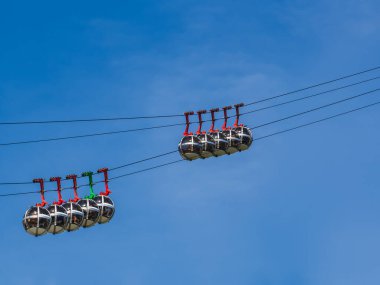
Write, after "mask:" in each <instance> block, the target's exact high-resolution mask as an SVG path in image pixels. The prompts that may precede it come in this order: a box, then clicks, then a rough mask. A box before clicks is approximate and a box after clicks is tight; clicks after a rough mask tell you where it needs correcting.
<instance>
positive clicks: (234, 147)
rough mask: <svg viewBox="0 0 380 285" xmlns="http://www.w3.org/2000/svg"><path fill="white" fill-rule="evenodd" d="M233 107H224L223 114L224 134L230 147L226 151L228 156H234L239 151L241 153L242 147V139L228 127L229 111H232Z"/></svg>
mask: <svg viewBox="0 0 380 285" xmlns="http://www.w3.org/2000/svg"><path fill="white" fill-rule="evenodd" d="M231 109H232V107H231V106H227V107H223V113H224V124H223V126H222V132H223V134H224V135H225V136H226V139H227V142H228V147H227V149H226V153H227V154H233V153H235V152H237V151H239V147H240V139H239V137H238V135H237V133H236V132H235V131H234V130H233V129H232V128H231V127H227V120H228V116H227V110H231Z"/></svg>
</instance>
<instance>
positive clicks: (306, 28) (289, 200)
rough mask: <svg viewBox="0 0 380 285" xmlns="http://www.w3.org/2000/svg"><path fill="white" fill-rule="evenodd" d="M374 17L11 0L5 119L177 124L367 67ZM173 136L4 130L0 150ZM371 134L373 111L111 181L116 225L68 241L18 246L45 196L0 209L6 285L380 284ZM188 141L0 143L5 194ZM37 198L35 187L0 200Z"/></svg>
mask: <svg viewBox="0 0 380 285" xmlns="http://www.w3.org/2000/svg"><path fill="white" fill-rule="evenodd" d="M379 9H380V3H379V1H375V0H372V1H371V0H363V1H351V0H348V1H331V0H323V1H245V0H242V1H224V0H218V1H209V0H203V1H148V0H141V1H63V2H62V1H61V2H57V1H37V2H36V1H17V0H16V1H6V2H4V3H2V4H1V8H0V35H1V37H0V44H1V45H0V121H17V120H41V119H42V120H49V119H71V118H88V117H115V116H134V115H155V114H162V113H163V114H172V113H181V112H183V111H187V110H198V109H203V108H206V109H209V108H211V107H216V106H219V107H220V106H223V105H226V104H233V103H238V102H242V101H243V102H250V101H255V100H259V99H261V98H265V97H268V96H273V95H277V94H279V93H282V92H286V91H291V90H294V89H298V88H301V87H304V86H307V85H310V84H313V83H317V82H320V81H324V80H328V79H332V78H335V77H339V76H341V75H344V74H348V73H353V72H355V71H359V70H363V69H366V68H371V67H374V66H377V65H379V63H380V54H379V50H380V37H379V33H380V18H379ZM376 75H377V76H378V75H380V72H374V73H372V74H367V75H362V76H359V77H358V78H356V79H352V80H347V81H345V82H341V83H337V84H333V85H330V86H325V87H323V88H319V89H317V90H313V91H310V92H304V93H302V94H297V95H292V96H293V97H292V98H297V96H304V95H306V94H312V93H313V92H316V91H322V90H327V89H329V88H333V87H335V86H340V85H343V84H346V83H348V82H354V81H357V80H361V79H365V78H369V77H371V76H376ZM378 87H379V82H376V81H375V82H372V83H369V84H366V85H363V86H358V87H355V88H352V89H349V90H345V91H340V92H336V93H332V94H327V95H325V96H321V97H320V98H317V99H313V100H308V101H303V102H299V103H297V104H292V105H287V106H284V107H279V108H276V109H271V110H268V111H263V112H260V113H255V114H252V115H249V116H246V117H245V122H246V123H247V124H249V125H250V126H252V127H253V126H255V125H258V124H262V123H265V122H268V121H271V120H275V119H278V118H280V117H282V116H286V115H290V114H293V113H296V112H300V111H303V110H306V109H309V108H312V107H315V106H318V105H321V104H326V103H328V102H331V101H335V100H339V99H340V98H344V97H345V96H351V95H356V94H358V93H360V92H364V91H368V90H371V89H374V88H378ZM379 96H380V95H379V93H374V94H372V95H369V96H366V97H364V98H360V99H357V100H353V101H350V102H346V103H344V104H340V105H337V106H334V107H331V108H328V109H324V110H321V111H319V112H314V113H311V114H309V115H307V116H303V117H298V118H294V119H291V120H287V121H284V122H282V123H278V124H273V125H271V126H268V127H263V128H260V129H257V130H256V131H255V132H254V135H255V136H256V137H259V136H263V135H266V134H269V133H272V132H275V131H279V130H282V129H284V128H288V127H292V126H295V125H297V124H301V123H306V122H308V121H312V120H315V119H319V118H322V117H324V116H328V115H331V114H335V113H338V112H341V111H345V110H348V109H351V108H355V107H357V106H361V105H365V104H369V103H371V102H374V101H378V99H379ZM276 102H281V100H279V101H276ZM272 103H273V102H272ZM267 105H269V104H267ZM262 106H265V104H262V105H260V107H262ZM253 107H254V106H252V108H253ZM178 122H182V120H181V119H178V118H177V119H162V120H159V121H139V122H136V121H135V122H133V121H119V122H112V123H111V122H108V123H104V122H103V123H95V124H90V123H82V124H75V125H71V124H61V125H43V126H0V132H1V136H0V143H5V142H10V141H17V140H27V139H38V138H48V137H55V136H65V135H78V134H83V133H91V132H101V131H112V130H120V129H129V128H134V127H142V126H152V125H155V124H166V123H178ZM379 122H380V109H379V107H374V108H372V109H367V110H365V111H361V112H357V113H354V114H352V115H350V116H347V117H341V118H338V119H335V120H331V121H328V122H325V123H322V124H319V125H314V126H311V127H308V128H303V129H300V130H297V131H295V132H292V133H287V134H283V135H280V136H276V137H272V138H270V139H267V140H262V141H258V142H257V143H255V144H254V146H253V147H252V149H251V150H249V151H248V152H245V153H241V154H237V155H234V156H230V157H223V158H218V159H210V160H205V161H196V162H193V163H187V162H186V163H180V164H177V165H175V166H169V167H166V168H162V169H158V170H154V171H151V172H147V173H144V174H139V175H135V176H131V177H128V178H125V179H120V180H116V181H115V182H114V183H111V185H110V186H111V189H112V190H113V194H112V198H113V199H114V201H115V203H116V206H117V209H116V210H117V213H116V216H115V218H114V219H113V220H112V222H111V223H110V224H107V225H101V226H100V225H99V226H96V227H93V228H90V229H82V230H80V231H78V232H73V233H70V234H68V233H64V234H62V235H57V236H51V235H47V236H43V237H41V238H34V237H32V236H30V235H27V234H26V233H24V231H23V228H22V226H21V219H22V216H23V214H24V212H25V210H26V209H27V208H28V207H30V206H31V205H33V204H35V203H36V202H38V200H39V196H38V195H28V196H17V197H11V198H1V200H0V201H1V202H2V209H1V213H2V214H1V216H0V228H1V231H0V242H1V243H0V248H1V255H0V256H1V259H0V260H1V261H0V283H1V284H8V285H12V284H28V285H34V284H47V285H49V284H51V285H53V284H57V285H60V284H79V283H80V284H87V283H86V282H88V284H94V285H98V284H136V285H139V284H144V285H145V284H175V285H178V284H183V285H185V284H189V285H194V284H218V285H221V284H226V285H232V284H239V285H244V284H263V285H272V284H273V285H274V284H276V285H277V284H291V285H298V284H308V285H309V284H310V285H330V284H331V285H340V284H342V285H351V284H352V285H354V284H355V285H356V284H366V285H371V284H379V283H380V272H379V268H380V257H379V256H380V247H379V240H380V207H379V204H380V182H379V166H380V148H379V145H380V134H379ZM206 127H208V126H206ZM182 132H183V129H182V127H175V128H168V129H162V130H155V131H147V132H140V133H130V134H120V135H113V136H106V137H96V138H90V139H80V140H67V141H60V142H53V143H40V144H30V145H20V146H8V147H0V158H1V159H0V181H20V180H21V181H29V180H32V179H33V178H36V177H45V178H49V177H50V176H65V175H66V174H70V173H81V172H82V171H86V170H96V169H98V168H100V167H106V166H108V167H113V166H117V165H120V164H124V163H128V162H131V161H135V160H138V159H141V158H144V157H148V156H151V155H155V154H159V153H163V152H167V151H170V150H172V149H175V148H176V146H177V143H178V141H179V140H180V138H181V134H182ZM177 158H178V155H177V154H174V155H172V156H170V157H164V158H162V159H158V160H156V161H151V162H147V163H145V164H140V165H136V166H134V167H131V168H128V169H122V170H119V171H118V172H117V173H116V172H115V173H114V174H112V175H117V174H123V173H126V172H129V171H134V170H139V169H142V168H145V167H151V166H154V165H157V164H160V163H165V162H168V161H172V160H175V159H177ZM51 187H52V186H51V185H49V188H51ZM33 190H37V186H36V185H26V186H9V187H1V189H0V191H2V192H4V193H5V192H7V193H8V192H16V191H33ZM101 190H103V189H102V188H101V185H100V186H99V187H96V191H97V192H99V191H101ZM68 194H69V193H67V192H65V193H64V196H65V198H68ZM81 194H82V195H84V194H86V191H83V190H81ZM47 198H48V200H49V201H53V200H54V199H56V197H55V196H54V194H52V193H50V194H49V195H47Z"/></svg>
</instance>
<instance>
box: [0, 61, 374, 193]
mask: <svg viewBox="0 0 380 285" xmlns="http://www.w3.org/2000/svg"><path fill="white" fill-rule="evenodd" d="M379 69H380V66H379V67H375V68H371V69H367V70H364V71H360V72H356V73H354V74H350V75H346V76H343V77H339V78H336V79H333V80H329V81H325V82H322V83H318V84H314V85H311V86H308V87H305V88H301V89H298V90H294V91H291V92H287V93H283V94H280V95H277V96H272V97H268V98H265V99H261V100H258V101H255V102H250V103H247V104H245V106H249V105H253V104H258V103H262V102H265V101H270V100H274V99H277V98H280V97H284V96H288V95H291V94H295V93H299V92H302V91H306V90H309V89H313V88H316V87H320V86H323V85H327V84H330V83H334V82H337V81H341V80H344V79H348V78H351V77H354V76H358V75H361V74H364V73H369V72H372V71H375V70H379ZM379 78H380V76H377V77H372V78H369V79H366V80H362V81H359V82H355V83H352V84H348V85H344V86H340V87H337V88H333V89H330V90H327V91H323V92H319V93H315V94H312V95H308V96H304V97H301V98H297V99H293V100H289V101H286V102H283V103H278V104H275V105H271V106H267V107H263V108H260V109H254V110H251V111H247V112H243V113H241V114H240V115H241V116H244V115H247V114H250V113H254V112H259V111H262V110H267V109H270V108H274V107H278V106H282V105H286V104H290V103H293V102H297V101H301V100H306V99H309V98H313V97H317V96H320V95H323V94H327V93H331V92H334V91H338V90H343V89H346V88H349V87H353V86H356V85H360V84H365V83H368V82H371V81H375V80H377V79H379ZM378 91H380V88H377V89H373V90H370V91H367V92H364V93H361V94H358V95H355V96H351V97H347V98H345V99H342V100H338V101H335V102H332V103H329V104H326V105H322V106H319V107H316V108H313V109H309V110H306V111H303V112H300V113H296V114H293V115H290V116H287V117H283V118H280V119H277V120H274V121H271V122H268V123H264V124H261V125H258V126H255V127H253V128H252V129H257V128H260V127H264V126H268V125H271V124H274V123H278V122H281V121H284V120H287V119H290V118H294V117H298V116H302V115H305V114H307V113H310V112H314V111H317V110H320V109H323V108H327V107H329V106H332V105H336V104H340V103H343V102H345V101H349V100H353V99H355V98H358V97H362V96H366V95H369V94H372V93H374V92H378ZM378 104H380V101H378V102H374V103H372V104H368V105H365V106H361V107H358V108H355V109H351V110H348V111H345V112H342V113H338V114H336V115H332V116H329V117H325V118H322V119H319V120H316V121H312V122H309V123H306V124H302V125H298V126H296V127H293V128H289V129H285V130H281V131H278V132H275V133H272V134H269V135H265V136H262V137H258V138H255V141H258V140H262V139H266V138H269V137H272V136H275V135H279V134H282V133H286V132H290V131H293V130H296V129H299V128H303V127H306V126H310V125H314V124H317V123H320V122H323V121H326V120H330V119H333V118H336V117H340V116H343V115H348V114H351V113H353V112H356V111H359V110H363V109H367V108H369V107H373V106H375V105H378ZM182 116H183V115H177V114H175V115H158V116H139V117H119V118H93V119H75V120H55V121H24V122H0V125H26V124H56V123H77V122H99V121H115V120H137V119H154V118H168V117H182ZM230 117H234V116H230ZM219 120H220V119H219ZM209 121H211V120H209ZM206 122H207V121H206ZM181 125H185V123H179V124H171V125H161V126H155V127H148V128H140V129H131V130H121V131H113V132H105V133H96V134H87V135H80V136H71V137H61V138H50V139H40V140H31V141H22V142H11V143H2V144H0V146H9V145H16V144H26V143H37V142H46V141H56V140H63V139H74V138H83V137H93V136H100V135H110V134H117V133H127V132H135V131H143V130H150V129H158V128H167V127H174V126H181ZM174 153H177V150H173V151H170V152H166V153H162V154H159V155H155V156H151V157H148V158H145V159H142V160H138V161H135V162H131V163H128V164H124V165H120V166H117V167H113V168H110V169H109V171H114V170H118V169H121V168H125V167H128V166H132V165H135V164H139V163H142V162H146V161H150V160H153V159H157V158H160V157H164V156H167V155H171V154H174ZM182 161H183V160H182V159H179V160H175V161H172V162H168V163H164V164H160V165H157V166H154V167H149V168H145V169H142V170H139V171H134V172H129V173H126V174H122V175H118V176H114V177H112V178H110V179H109V181H112V180H115V179H119V178H122V177H127V176H131V175H135V174H138V173H142V172H146V171H151V170H154V169H157V168H161V167H165V166H169V165H172V164H176V163H179V162H182ZM46 182H48V181H46ZM103 182H104V181H98V182H94V185H95V184H98V183H103ZM26 184H33V182H1V183H0V186H3V185H8V186H9V185H26ZM85 186H88V184H83V185H79V186H78V188H81V187H85ZM66 189H72V187H68V188H62V190H66ZM52 191H57V190H46V191H45V192H52ZM38 193H40V192H39V191H29V192H17V193H7V194H0V197H8V196H18V195H26V194H38Z"/></svg>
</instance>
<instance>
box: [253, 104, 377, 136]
mask: <svg viewBox="0 0 380 285" xmlns="http://www.w3.org/2000/svg"><path fill="white" fill-rule="evenodd" d="M378 104H380V101H378V102H375V103H372V104H369V105H365V106H362V107H359V108H355V109H351V110H349V111H346V112H342V113H339V114H336V115H332V116H329V117H326V118H323V119H320V120H316V121H313V122H310V123H306V124H302V125H298V126H296V127H293V128H289V129H286V130H282V131H278V132H275V133H272V134H269V135H265V136H262V137H258V138H256V139H255V140H256V141H257V140H262V139H266V138H269V137H273V136H276V135H279V134H283V133H287V132H291V131H294V130H297V129H300V128H304V127H307V126H311V125H314V124H317V123H321V122H324V121H327V120H331V119H334V118H337V117H340V116H344V115H347V114H350V113H353V112H356V111H360V110H363V109H366V108H369V107H373V106H375V105H378Z"/></svg>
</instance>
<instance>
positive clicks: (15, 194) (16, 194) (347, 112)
mask: <svg viewBox="0 0 380 285" xmlns="http://www.w3.org/2000/svg"><path fill="white" fill-rule="evenodd" d="M379 104H380V101H377V102H374V103H372V104H368V105H365V106H362V107H358V108H355V109H351V110H348V111H345V112H341V113H338V114H336V115H332V116H329V117H325V118H322V119H319V120H315V121H312V122H309V123H306V124H301V125H298V126H295V127H292V128H289V129H285V130H282V131H278V132H274V133H272V134H269V135H265V136H261V137H258V138H256V139H255V141H258V140H263V139H267V138H269V137H273V136H276V135H280V134H283V133H286V132H291V131H294V130H297V129H300V128H304V127H307V126H310V125H314V124H317V123H321V122H324V121H327V120H331V119H334V118H337V117H340V116H344V115H348V114H351V113H354V112H357V111H360V110H363V109H367V108H369V107H373V106H375V105H379ZM182 161H185V160H182V159H181V160H175V161H172V162H168V163H164V164H160V165H157V166H154V167H150V168H145V169H142V170H139V171H134V172H130V173H126V174H123V175H119V176H116V177H113V178H110V179H109V180H115V179H119V178H122V177H125V176H131V175H134V174H138V173H142V172H146V171H150V170H153V169H157V168H161V167H164V166H168V165H172V164H175V163H179V162H182ZM101 182H103V181H98V182H95V183H94V184H98V183H101ZM84 186H88V184H85V185H81V186H79V187H84ZM79 187H78V188H79ZM65 189H71V188H63V189H62V190H65ZM53 191H57V190H47V191H46V192H53ZM38 193H40V192H39V191H29V192H16V193H6V194H0V197H9V196H18V195H28V194H38Z"/></svg>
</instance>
